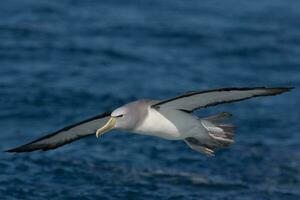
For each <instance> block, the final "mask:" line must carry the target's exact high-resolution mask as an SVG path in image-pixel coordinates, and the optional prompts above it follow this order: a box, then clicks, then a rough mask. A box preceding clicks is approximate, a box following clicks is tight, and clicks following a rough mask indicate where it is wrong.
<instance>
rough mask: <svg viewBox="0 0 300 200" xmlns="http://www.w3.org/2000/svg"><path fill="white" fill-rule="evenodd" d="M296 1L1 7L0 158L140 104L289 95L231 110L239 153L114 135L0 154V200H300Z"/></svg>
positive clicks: (135, 0) (118, 0)
mask: <svg viewBox="0 0 300 200" xmlns="http://www.w3.org/2000/svg"><path fill="white" fill-rule="evenodd" d="M299 9H300V1H298V0H294V1H293V0H291V1H286V0H261V1H240V0H227V1H216V0H205V1H199V0H189V1H182V0H164V1H162V0H143V1H139V0H126V1H124V0H114V1H112V0H101V1H96V0H94V1H92V0H85V1H80V0H56V1H40V0H26V1H21V0H9V1H0V141H1V142H0V149H1V150H4V149H8V148H11V147H15V146H17V145H20V144H23V143H26V142H29V141H30V140H32V139H35V138H37V137H40V136H43V135H45V134H47V133H49V132H52V131H54V130H56V129H58V128H61V127H63V126H65V125H68V124H72V123H74V122H77V121H80V120H82V119H85V118H86V117H90V116H93V115H97V114H100V113H102V112H104V111H110V110H112V109H114V108H116V107H117V106H120V105H122V104H124V103H126V102H129V101H132V100H135V99H139V98H159V99H163V98H168V97H173V96H174V95H178V94H181V93H182V92H185V91H190V90H199V89H213V88H219V87H243V86H246V87H253V86H296V87H298V88H296V89H295V90H293V91H292V92H289V93H286V94H283V95H280V96H275V97H265V98H257V99H252V100H248V101H244V102H240V103H236V104H232V105H221V106H218V107H211V108H209V109H206V110H202V111H199V112H197V114H198V115H200V116H207V115H210V114H214V113H217V112H221V111H230V112H231V113H233V116H234V118H233V119H232V122H233V123H234V124H235V125H237V127H238V129H237V135H236V144H234V145H233V146H232V147H231V148H229V149H224V150H221V151H219V152H217V154H216V156H215V157H214V158H207V157H205V156H203V155H201V154H198V153H196V152H194V151H192V150H190V149H189V148H188V147H187V146H186V145H185V144H184V143H183V142H181V141H165V140H162V139H159V138H154V137H147V136H139V135H134V134H131V133H125V132H119V131H113V132H111V133H110V134H106V135H104V136H103V137H101V138H99V139H96V137H90V138H86V139H83V140H80V141H78V142H75V143H72V144H69V145H67V146H64V147H62V148H59V149H57V150H54V151H49V152H34V153H28V154H8V153H0V197H1V199H51V200H52V199H64V200H65V199H101V200H102V199H228V200H229V199H230V200H231V199H249V200H250V199H300V123H299V119H300V116H299V115H300V112H299V105H300V90H299V87H300V12H299Z"/></svg>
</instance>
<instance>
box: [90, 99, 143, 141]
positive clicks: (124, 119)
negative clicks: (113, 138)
mask: <svg viewBox="0 0 300 200" xmlns="http://www.w3.org/2000/svg"><path fill="white" fill-rule="evenodd" d="M138 121H139V109H138V107H137V106H135V104H133V103H131V104H127V105H125V106H122V107H119V108H117V109H116V110H114V111H113V112H112V113H111V115H110V119H109V120H108V121H107V123H106V124H105V125H104V126H103V127H101V128H99V129H98V130H97V132H96V136H97V137H99V136H100V135H101V134H103V133H105V132H107V131H109V130H112V129H122V130H132V129H134V127H135V126H136V125H137V123H138Z"/></svg>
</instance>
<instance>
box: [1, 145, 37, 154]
mask: <svg viewBox="0 0 300 200" xmlns="http://www.w3.org/2000/svg"><path fill="white" fill-rule="evenodd" d="M35 150H38V149H30V148H28V146H27V145H25V146H20V147H16V148H12V149H8V150H4V151H3V152H6V153H24V152H31V151H35Z"/></svg>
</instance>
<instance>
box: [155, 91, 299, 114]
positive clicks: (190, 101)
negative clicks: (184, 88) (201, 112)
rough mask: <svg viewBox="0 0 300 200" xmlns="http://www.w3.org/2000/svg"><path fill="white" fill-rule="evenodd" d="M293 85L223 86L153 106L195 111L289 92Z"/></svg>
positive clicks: (191, 93)
mask: <svg viewBox="0 0 300 200" xmlns="http://www.w3.org/2000/svg"><path fill="white" fill-rule="evenodd" d="M291 89H293V88H292V87H285V88H283V87H281V88H265V87H257V88H222V89H216V90H207V91H196V92H189V93H186V94H184V95H181V96H178V97H175V98H172V99H167V100H164V101H161V102H159V103H157V104H154V105H153V106H152V107H154V108H156V109H159V108H169V109H178V110H184V111H187V112H193V111H194V110H196V109H199V108H206V107H209V106H215V105H218V104H223V103H231V102H236V101H241V100H245V99H250V98H252V97H258V96H272V95H277V94H281V93H283V92H287V91H289V90H291Z"/></svg>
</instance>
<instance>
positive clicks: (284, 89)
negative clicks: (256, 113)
mask: <svg viewBox="0 0 300 200" xmlns="http://www.w3.org/2000/svg"><path fill="white" fill-rule="evenodd" d="M294 88H295V87H277V88H266V89H267V90H269V91H270V93H271V94H273V95H277V94H282V93H284V92H289V91H291V90H292V89H294Z"/></svg>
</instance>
